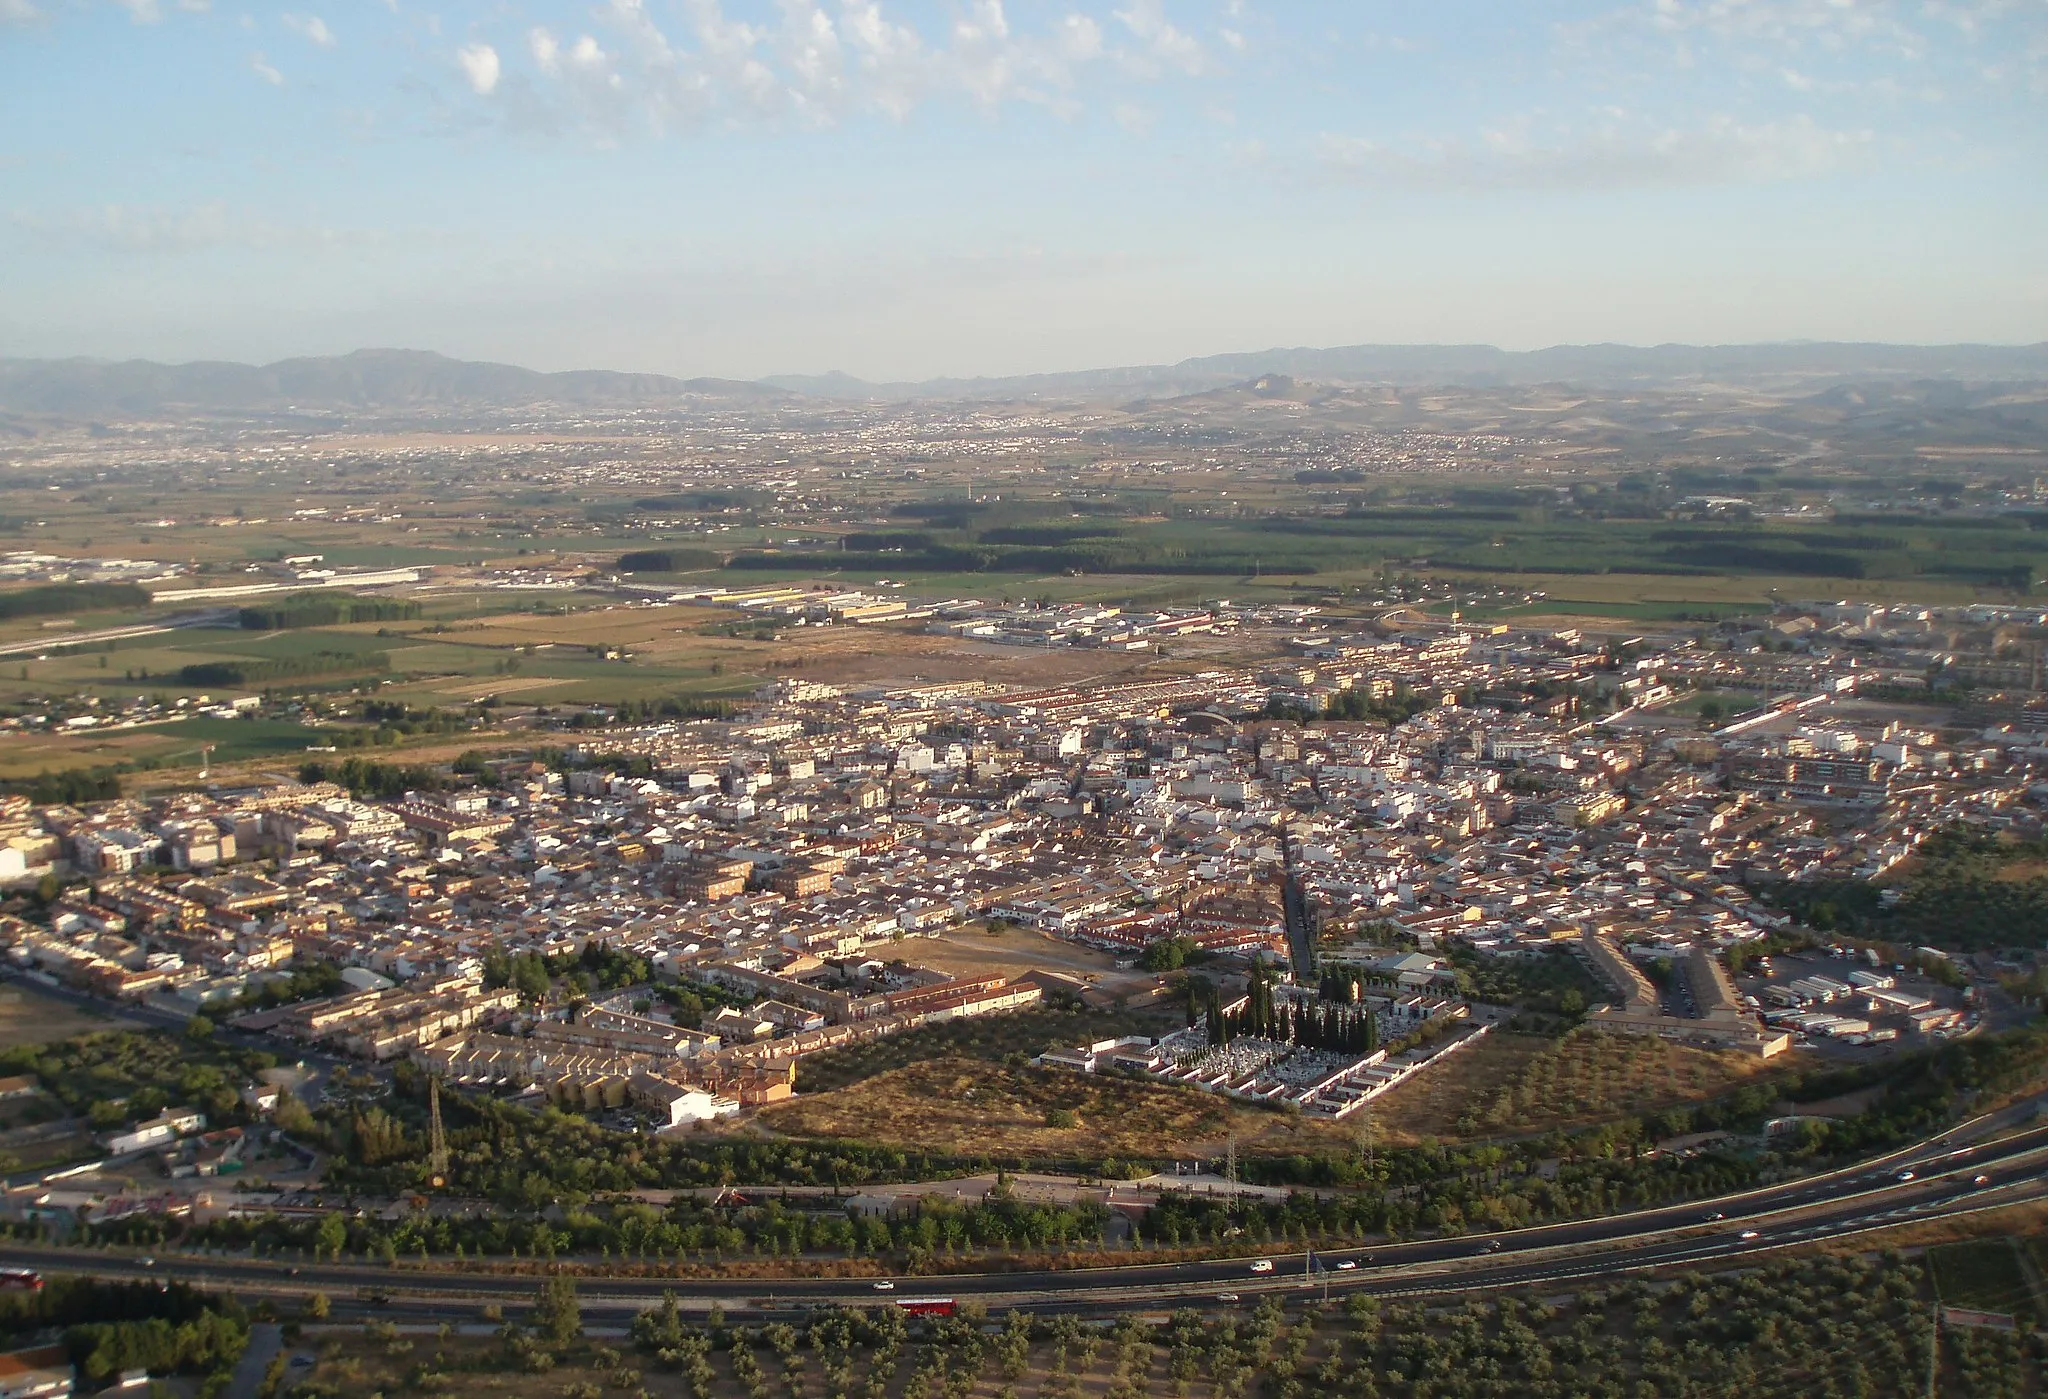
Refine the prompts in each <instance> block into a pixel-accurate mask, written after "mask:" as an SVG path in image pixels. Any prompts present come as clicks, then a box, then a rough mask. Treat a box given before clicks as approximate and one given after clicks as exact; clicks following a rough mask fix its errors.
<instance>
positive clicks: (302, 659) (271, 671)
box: [143, 651, 391, 687]
mask: <svg viewBox="0 0 2048 1399" xmlns="http://www.w3.org/2000/svg"><path fill="white" fill-rule="evenodd" d="M390 668H391V657H390V656H389V655H387V654H386V653H384V652H382V651H308V652H307V653H306V654H304V655H302V656H268V657H265V658H264V659H262V660H255V659H250V660H245V661H195V662H193V663H192V664H191V665H186V666H180V667H178V683H179V684H180V685H198V686H223V687H225V686H239V685H263V684H267V683H268V682H270V681H272V680H300V679H311V678H314V677H318V676H326V675H358V674H374V673H380V672H382V671H386V670H389V669H390ZM143 678H144V679H147V678H148V675H147V674H146V673H145V674H144V676H143Z"/></svg>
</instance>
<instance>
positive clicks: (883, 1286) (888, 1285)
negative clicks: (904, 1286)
mask: <svg viewBox="0 0 2048 1399" xmlns="http://www.w3.org/2000/svg"><path fill="white" fill-rule="evenodd" d="M895 1290H896V1284H895V1283H893V1282H890V1281H889V1280H888V1279H887V1278H883V1279H882V1280H881V1281H880V1282H878V1283H876V1284H875V1291H877V1292H894V1291H895Z"/></svg>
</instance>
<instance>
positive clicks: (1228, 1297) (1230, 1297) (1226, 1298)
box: [1216, 1292, 1237, 1302]
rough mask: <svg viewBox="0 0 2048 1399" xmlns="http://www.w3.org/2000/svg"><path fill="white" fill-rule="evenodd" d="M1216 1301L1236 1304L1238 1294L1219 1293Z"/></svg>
mask: <svg viewBox="0 0 2048 1399" xmlns="http://www.w3.org/2000/svg"><path fill="white" fill-rule="evenodd" d="M1216 1300H1217V1301H1219V1302H1235V1301H1236V1300H1237V1294H1236V1293H1235V1292H1219V1293H1217V1294H1216Z"/></svg>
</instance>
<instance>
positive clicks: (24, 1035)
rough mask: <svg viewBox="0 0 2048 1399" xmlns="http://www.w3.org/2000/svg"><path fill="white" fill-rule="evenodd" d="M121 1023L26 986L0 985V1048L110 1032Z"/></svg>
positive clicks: (110, 1017)
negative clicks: (91, 1013) (98, 1031)
mask: <svg viewBox="0 0 2048 1399" xmlns="http://www.w3.org/2000/svg"><path fill="white" fill-rule="evenodd" d="M121 1023H122V1022H121V1021H119V1020H117V1019H116V1018H115V1017H113V1016H111V1015H89V1014H87V1013H86V1012H84V1011H81V1010H77V1009H75V1008H73V1007H72V1006H71V1005H69V1004H68V1003H66V1002H64V1001H59V1000H56V999H54V998H52V997H49V996H42V995H38V994H36V992H35V991H33V990H31V989H29V987H28V986H27V985H26V984H23V983H16V984H14V985H11V986H0V1049H13V1048H14V1047H15V1046H16V1045H23V1044H48V1043H49V1042H50V1041H51V1040H61V1039H69V1038H70V1037H71V1036H73V1035H83V1034H88V1033H90V1032H92V1031H94V1030H111V1029H115V1028H117V1027H119V1026H120V1025H121Z"/></svg>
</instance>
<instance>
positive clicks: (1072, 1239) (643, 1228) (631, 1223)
mask: <svg viewBox="0 0 2048 1399" xmlns="http://www.w3.org/2000/svg"><path fill="white" fill-rule="evenodd" d="M1107 1222H1108V1212H1107V1211H1106V1210H1105V1209H1103V1208H1102V1207H1101V1206H1100V1205H1095V1204H1080V1205H1072V1206H1062V1205H1043V1204H1032V1203H1027V1202H1024V1201H1020V1200H1016V1199H1013V1198H1008V1197H1006V1196H1002V1195H998V1196H996V1197H993V1198H990V1199H988V1200H986V1201H983V1202H979V1203H973V1204H967V1203H962V1202H958V1201H953V1200H945V1199H939V1198H932V1199H928V1200H926V1201H924V1202H923V1203H922V1204H921V1205H920V1206H919V1208H918V1209H917V1210H916V1212H915V1213H912V1214H909V1215H904V1216H900V1217H896V1218H874V1217H867V1216H855V1215H849V1214H847V1213H846V1212H845V1211H843V1210H839V1209H836V1208H827V1209H823V1210H815V1209H798V1208H793V1207H792V1206H790V1205H788V1204H785V1203H783V1202H781V1201H777V1200H773V1199H770V1200H767V1201H764V1202H762V1203H761V1204H758V1205H738V1206H734V1205H709V1204H705V1203H702V1202H699V1201H697V1200H694V1199H691V1198H687V1197H685V1198H679V1199H677V1200H676V1201H674V1202H673V1203H671V1204H670V1205H669V1206H668V1207H667V1208H666V1209H662V1208H658V1207H656V1206H654V1205H649V1204H641V1203H634V1202H625V1203H613V1204H605V1205H581V1206H575V1207H571V1208H569V1209H566V1210H562V1211H561V1212H560V1213H559V1214H558V1215H551V1214H546V1213H540V1212H530V1213H516V1214H514V1213H504V1212H500V1213H496V1214H491V1215H486V1216H483V1217H481V1218H474V1219H468V1218H449V1217H445V1216H431V1215H417V1216H409V1217H407V1218H404V1219H400V1220H396V1221H391V1220H381V1219H375V1218H360V1219H352V1220H351V1219H344V1217H343V1216H342V1215H340V1214H338V1213H330V1214H326V1215H323V1216H321V1217H320V1218H319V1219H318V1220H306V1219H298V1218H284V1217H279V1216H265V1217H261V1218H255V1219H246V1218H237V1219H221V1220H215V1221H212V1222H210V1223H207V1224H204V1225H199V1226H195V1227H193V1228H191V1229H189V1230H187V1231H185V1232H184V1233H182V1234H178V1233H172V1234H170V1235H169V1237H168V1239H167V1241H169V1242H183V1243H187V1244H192V1245H204V1246H207V1247H213V1248H222V1247H225V1248H232V1249H248V1248H253V1249H254V1250H256V1251H257V1252H258V1253H262V1254H272V1255H276V1254H287V1255H289V1254H304V1255H309V1256H312V1257H315V1258H332V1257H340V1256H343V1255H354V1256H358V1257H365V1258H391V1259H396V1258H415V1257H432V1258H442V1259H447V1258H485V1257H507V1256H517V1257H521V1258H566V1257H579V1258H590V1259H600V1258H601V1259H606V1260H616V1261H621V1262H623V1261H625V1260H628V1259H645V1260H682V1259H686V1258H701V1259H710V1258H713V1257H720V1258H732V1257H742V1256H769V1257H794V1256H797V1255H799V1254H840V1255H846V1256H849V1257H886V1258H895V1259H899V1260H907V1261H910V1262H913V1263H914V1262H916V1261H917V1260H919V1259H923V1258H928V1257H932V1256H936V1255H939V1254H943V1253H954V1252H966V1251H971V1250H982V1249H994V1250H1018V1249H1067V1248H1075V1247H1082V1248H1094V1247H1098V1246H1099V1245H1100V1243H1101V1240H1102V1237H1103V1228H1104V1225H1105V1224H1106V1223H1107Z"/></svg>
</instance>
